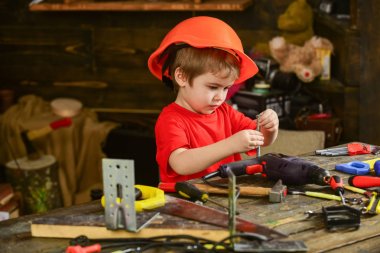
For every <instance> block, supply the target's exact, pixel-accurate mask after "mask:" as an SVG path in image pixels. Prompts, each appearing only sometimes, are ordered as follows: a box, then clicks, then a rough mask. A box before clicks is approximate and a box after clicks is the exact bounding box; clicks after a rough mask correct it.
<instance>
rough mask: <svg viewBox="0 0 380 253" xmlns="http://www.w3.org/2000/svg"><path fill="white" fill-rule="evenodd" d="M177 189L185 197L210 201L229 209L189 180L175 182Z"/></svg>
mask: <svg viewBox="0 0 380 253" xmlns="http://www.w3.org/2000/svg"><path fill="white" fill-rule="evenodd" d="M175 190H176V192H177V193H178V194H179V195H181V196H182V197H184V198H187V199H191V200H195V201H201V202H202V203H206V202H207V201H209V202H211V203H213V204H215V205H218V206H220V207H223V208H224V209H227V210H228V208H227V207H226V206H223V205H222V204H220V203H219V202H216V201H214V200H212V199H210V198H209V196H208V194H207V193H205V192H203V191H201V190H200V189H198V188H197V187H196V186H195V185H193V184H191V183H189V182H177V183H176V184H175Z"/></svg>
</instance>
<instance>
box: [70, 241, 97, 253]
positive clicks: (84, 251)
mask: <svg viewBox="0 0 380 253" xmlns="http://www.w3.org/2000/svg"><path fill="white" fill-rule="evenodd" d="M101 250H102V247H101V246H100V244H99V243H96V244H93V245H90V246H86V247H82V246H79V245H75V246H69V247H67V248H66V253H95V252H100V251H101Z"/></svg>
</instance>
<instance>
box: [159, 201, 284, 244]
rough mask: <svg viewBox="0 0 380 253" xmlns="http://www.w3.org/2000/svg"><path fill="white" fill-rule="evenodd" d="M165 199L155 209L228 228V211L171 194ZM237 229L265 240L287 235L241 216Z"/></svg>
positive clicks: (237, 220)
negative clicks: (160, 205) (163, 202)
mask: <svg viewBox="0 0 380 253" xmlns="http://www.w3.org/2000/svg"><path fill="white" fill-rule="evenodd" d="M165 199H166V202H165V206H163V207H160V208H159V209H155V211H159V212H162V213H166V214H169V215H174V216H178V217H182V218H186V219H191V220H195V221H199V222H204V223H208V224H211V225H215V226H219V227H223V228H228V213H225V212H222V211H219V210H217V209H214V208H210V207H207V206H201V205H198V204H195V203H193V202H190V201H187V200H183V199H180V198H176V197H172V196H169V195H165ZM236 230H237V231H240V232H246V233H255V234H258V235H261V238H262V239H263V240H271V239H280V238H284V237H287V235H285V234H283V233H281V232H278V231H276V230H273V229H270V228H268V227H265V226H262V225H259V224H254V223H252V222H250V221H247V220H244V219H241V218H236Z"/></svg>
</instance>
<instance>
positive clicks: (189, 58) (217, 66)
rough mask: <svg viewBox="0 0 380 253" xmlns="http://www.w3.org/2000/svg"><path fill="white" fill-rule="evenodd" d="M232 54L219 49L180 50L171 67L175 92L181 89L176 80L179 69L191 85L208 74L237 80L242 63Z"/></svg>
mask: <svg viewBox="0 0 380 253" xmlns="http://www.w3.org/2000/svg"><path fill="white" fill-rule="evenodd" d="M232 53H233V52H232ZM232 53H231V52H228V51H226V50H223V49H217V48H195V47H185V48H182V49H180V50H178V51H177V53H176V57H175V59H174V61H173V63H172V64H170V67H169V69H170V75H171V77H172V82H173V84H174V90H175V91H178V87H179V86H178V84H177V82H176V80H175V78H174V72H175V70H176V69H177V68H180V69H181V71H182V73H183V74H184V75H185V77H186V78H187V80H188V82H189V83H190V85H191V84H192V81H193V79H194V78H195V77H197V76H200V75H202V74H205V73H207V72H211V73H213V74H217V75H222V76H219V77H221V78H225V77H228V76H232V77H233V78H234V79H237V78H238V77H239V75H240V62H239V58H238V56H237V55H233V54H232Z"/></svg>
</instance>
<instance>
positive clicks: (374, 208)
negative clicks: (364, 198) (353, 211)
mask: <svg viewBox="0 0 380 253" xmlns="http://www.w3.org/2000/svg"><path fill="white" fill-rule="evenodd" d="M362 213H365V214H380V196H379V194H378V193H377V192H372V195H371V197H370V199H369V204H368V206H366V207H364V208H363V210H362Z"/></svg>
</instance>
